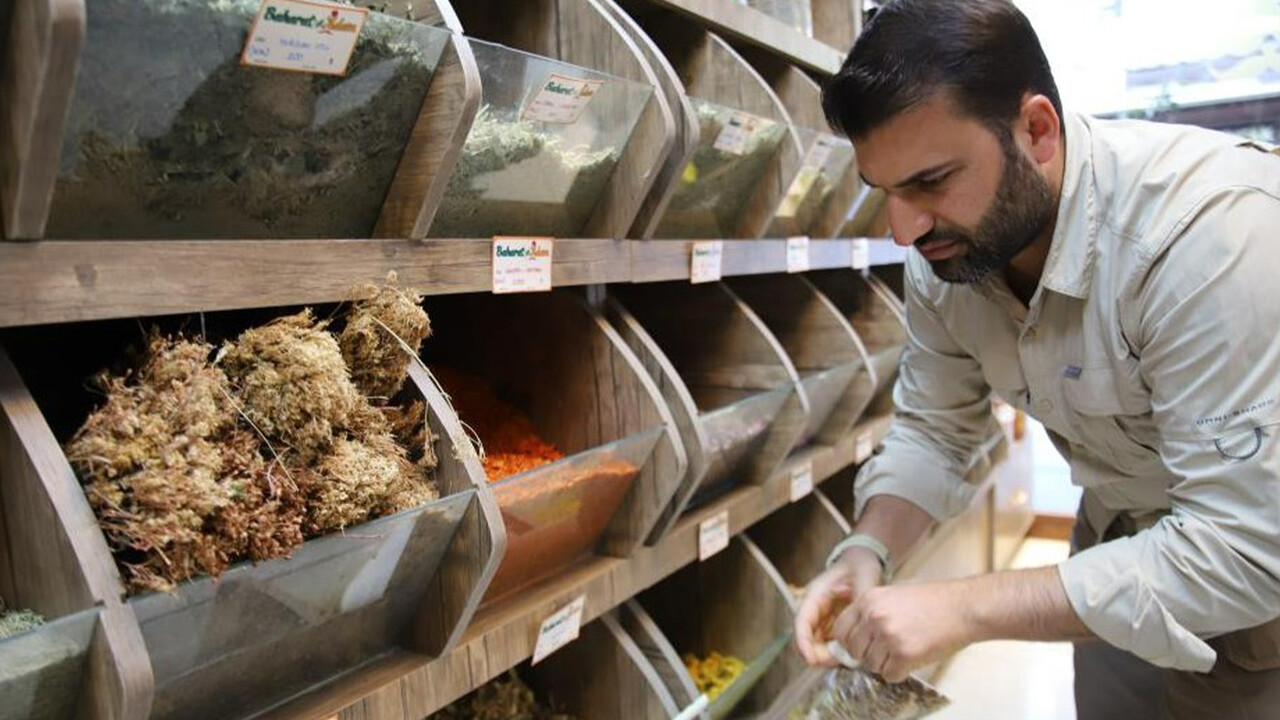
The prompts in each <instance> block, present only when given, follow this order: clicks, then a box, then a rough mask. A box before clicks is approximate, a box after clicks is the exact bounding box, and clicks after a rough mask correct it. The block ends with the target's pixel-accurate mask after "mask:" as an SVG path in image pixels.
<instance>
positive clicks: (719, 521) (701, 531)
mask: <svg viewBox="0 0 1280 720" xmlns="http://www.w3.org/2000/svg"><path fill="white" fill-rule="evenodd" d="M727 547H729V511H728V510H722V511H720V512H718V513H716V514H715V515H712V516H711V517H709V518H707V519H706V520H703V521H702V523H701V524H700V525H698V560H706V559H707V558H709V557H711V556H712V555H715V554H716V553H718V552H720V551H721V550H723V549H725V548H727Z"/></svg>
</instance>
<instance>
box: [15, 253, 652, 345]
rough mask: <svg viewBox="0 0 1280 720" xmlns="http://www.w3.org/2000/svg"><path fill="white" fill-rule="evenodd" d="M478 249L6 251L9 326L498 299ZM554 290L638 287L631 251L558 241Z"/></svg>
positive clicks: (485, 259)
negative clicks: (390, 298)
mask: <svg viewBox="0 0 1280 720" xmlns="http://www.w3.org/2000/svg"><path fill="white" fill-rule="evenodd" d="M491 247H492V246H491V244H490V242H488V241H478V240H424V241H417V240H204V241H182V240H159V241H60V242H55V241H44V242H38V243H0V327H13V326H19V325H35V324H41V323H59V322H74V321H79V320H98V319H105V318H119V317H135V316H146V315H164V314H171V313H186V312H200V311H212V310H231V309H240V308H252V307H267V306H280V305H303V304H309V303H321V302H336V301H340V300H344V299H346V298H347V297H348V295H349V293H350V290H351V288H352V287H354V286H357V285H359V284H361V283H365V282H382V281H384V280H385V279H386V277H387V273H389V272H392V271H394V272H396V273H397V275H398V277H399V282H400V283H401V284H402V285H404V286H412V287H416V288H419V289H420V290H421V291H422V292H424V293H426V294H431V295H434V294H448V293H464V292H488V291H490V290H491V289H492V265H491V260H490V254H491V252H492V249H491ZM554 259H555V262H554V265H553V267H552V282H553V283H554V285H556V286H557V287H559V286H565V285H587V284H595V283H610V282H625V281H626V280H629V279H630V268H629V259H630V252H629V247H628V245H627V243H626V242H622V241H611V240H559V241H557V242H556V245H555V254H554Z"/></svg>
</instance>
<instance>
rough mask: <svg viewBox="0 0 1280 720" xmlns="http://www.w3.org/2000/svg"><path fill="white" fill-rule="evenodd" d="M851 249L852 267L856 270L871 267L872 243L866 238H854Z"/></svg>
mask: <svg viewBox="0 0 1280 720" xmlns="http://www.w3.org/2000/svg"><path fill="white" fill-rule="evenodd" d="M851 248H852V253H851V255H852V258H851V265H852V266H853V269H854V270H866V269H867V268H869V267H871V243H870V242H868V241H867V239H866V238H854V240H853V242H852V243H851Z"/></svg>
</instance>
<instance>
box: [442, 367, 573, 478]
mask: <svg viewBox="0 0 1280 720" xmlns="http://www.w3.org/2000/svg"><path fill="white" fill-rule="evenodd" d="M434 372H435V375H436V378H437V379H438V380H439V381H440V383H441V384H442V385H443V386H444V389H445V391H446V392H448V393H449V397H450V399H451V400H452V401H453V408H454V410H456V411H457V413H458V417H459V418H461V420H462V421H463V422H464V423H466V424H467V425H468V426H470V427H471V429H472V430H474V431H475V433H476V434H477V435H479V436H480V442H481V444H482V445H483V446H484V460H483V465H484V472H485V475H486V476H487V477H488V478H489V482H496V481H498V480H501V479H503V478H507V477H511V476H512V475H518V474H520V473H522V472H528V471H529V470H532V469H534V468H536V467H541V466H543V465H547V464H550V463H553V462H555V461H557V460H559V459H561V458H563V457H564V453H562V452H560V451H559V450H558V449H556V448H555V446H553V445H551V444H550V443H548V442H546V441H545V440H543V439H542V438H541V437H539V436H538V431H537V430H535V429H534V427H533V422H532V421H530V420H529V417H528V416H527V415H525V414H524V413H522V412H520V411H519V410H518V409H516V408H515V407H513V406H511V405H509V404H507V403H505V402H503V401H502V400H500V399H498V396H497V395H495V394H494V392H493V390H492V389H491V388H490V387H489V386H488V385H487V384H486V383H485V381H484V380H482V379H480V378H478V377H476V376H475V375H470V374H468V373H464V372H461V371H459V370H455V369H453V368H439V369H435V370H434Z"/></svg>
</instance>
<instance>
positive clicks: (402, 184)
mask: <svg viewBox="0 0 1280 720" xmlns="http://www.w3.org/2000/svg"><path fill="white" fill-rule="evenodd" d="M479 109H480V70H479V68H477V67H476V60H475V57H474V56H473V55H472V54H471V45H470V43H469V42H468V41H467V39H466V38H464V37H462V36H461V35H453V34H451V35H450V36H449V41H448V44H446V45H445V48H444V53H443V54H442V55H441V56H440V64H439V67H437V68H436V71H435V74H434V75H433V76H432V78H431V87H430V88H429V89H428V90H427V96H426V98H424V99H423V101H422V110H421V112H420V113H419V115H418V122H417V123H415V124H414V127H413V131H412V133H411V134H410V135H409V142H408V145H407V146H406V147H405V151H404V155H403V156H402V157H401V159H400V164H399V165H398V166H397V167H396V174H395V178H394V179H393V180H392V182H391V187H390V188H389V189H388V190H387V198H386V200H385V201H384V202H383V206H382V213H381V214H380V215H379V216H378V223H377V225H376V226H375V227H374V231H373V235H374V237H378V238H397V237H408V238H424V237H426V236H427V229H428V228H430V227H431V220H432V219H433V218H434V217H435V213H436V209H437V208H438V207H439V206H440V202H441V200H442V199H443V198H444V191H445V187H446V186H447V185H448V184H449V177H450V176H451V175H452V174H453V168H454V166H455V165H456V164H457V162H458V158H459V157H460V156H461V154H462V146H463V144H464V143H465V142H466V140H467V134H468V133H469V132H470V131H471V123H472V122H473V121H474V120H475V117H476V113H477V112H478V111H479Z"/></svg>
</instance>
